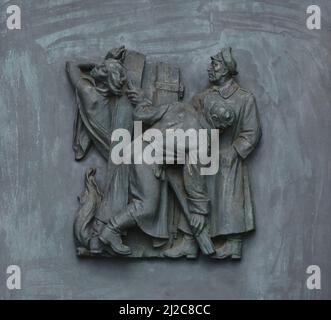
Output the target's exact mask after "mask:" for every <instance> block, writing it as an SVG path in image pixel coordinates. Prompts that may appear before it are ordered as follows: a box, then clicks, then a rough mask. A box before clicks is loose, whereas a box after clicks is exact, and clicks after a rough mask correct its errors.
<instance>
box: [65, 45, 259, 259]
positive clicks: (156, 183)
mask: <svg viewBox="0 0 331 320" xmlns="http://www.w3.org/2000/svg"><path fill="white" fill-rule="evenodd" d="M145 64H146V57H145V56H144V55H143V54H141V53H138V52H134V51H130V50H127V49H126V48H125V47H120V48H115V49H113V50H111V51H109V53H108V54H107V55H106V57H105V58H104V60H103V61H101V62H91V61H87V62H86V61H74V62H67V64H66V70H67V74H68V77H69V79H70V82H71V84H72V86H73V88H74V93H75V96H76V101H77V110H76V119H75V123H74V140H73V149H74V153H75V159H76V160H77V161H80V160H83V159H84V158H85V156H86V155H87V154H88V151H89V149H90V148H91V147H92V146H94V147H95V148H96V149H97V150H98V152H99V154H100V156H102V157H104V158H105V159H106V160H107V174H106V184H105V186H103V187H101V186H99V185H98V183H97V182H96V169H94V168H90V169H88V170H87V172H86V175H85V190H84V192H83V194H82V196H81V197H80V198H79V200H80V208H79V210H78V213H77V216H76V219H75V223H74V236H75V242H76V246H77V254H78V255H79V256H91V257H98V256H103V257H113V256H125V257H169V258H180V257H186V258H197V257H198V255H199V253H201V254H204V255H207V256H209V257H211V258H215V259H225V258H231V259H240V258H241V255H242V241H243V237H244V236H245V235H246V234H247V233H249V232H251V231H253V230H254V228H255V223H254V209H253V207H254V206H253V197H252V194H251V188H250V183H249V178H248V171H247V167H246V164H245V159H246V158H247V157H248V156H249V154H250V153H251V152H252V151H253V150H254V148H255V147H256V145H257V144H258V142H259V139H260V136H261V126H260V120H259V115H258V111H257V107H256V104H255V100H254V96H253V95H252V94H251V93H250V92H248V91H246V90H244V89H242V88H241V87H240V86H239V85H238V84H237V82H236V80H235V78H234V77H235V76H236V75H237V73H238V71H237V65H236V61H235V59H234V57H233V54H232V50H231V48H224V49H222V50H221V51H220V52H218V53H217V54H216V55H214V56H212V57H211V62H210V66H209V67H208V77H209V82H210V87H209V88H207V89H206V90H204V91H203V92H201V93H198V94H196V95H195V96H194V98H193V99H192V101H191V102H190V103H183V102H180V100H181V99H182V98H183V95H184V86H183V84H182V83H181V80H180V78H181V77H180V70H179V68H177V67H176V66H173V65H169V64H166V63H162V62H157V63H154V65H153V67H152V69H151V70H152V73H151V72H149V73H144V68H145ZM225 115H226V116H225ZM134 121H141V122H142V123H143V128H144V130H146V129H148V128H149V129H150V128H155V129H158V130H160V131H161V132H163V131H165V130H166V129H170V128H175V129H178V128H180V129H183V130H188V129H196V130H199V129H207V130H211V129H219V132H220V143H219V155H220V157H219V170H218V172H217V173H216V174H214V175H211V176H205V175H201V173H200V172H201V171H200V168H201V167H202V164H201V163H199V162H198V163H197V164H196V165H189V164H186V163H185V164H184V165H180V164H178V163H177V162H176V161H177V160H178V159H177V158H176V157H178V156H175V159H174V160H175V164H173V165H157V164H146V163H142V164H120V165H117V164H115V163H114V162H113V160H112V158H111V156H110V154H111V151H112V150H113V149H114V147H116V145H117V143H118V142H116V141H111V135H112V133H113V132H114V130H116V129H119V128H123V129H126V130H128V131H129V132H131V133H133V123H134ZM147 146H148V142H145V141H144V144H143V147H144V148H146V147H147ZM181 147H183V146H181V145H180V144H179V143H177V145H176V148H177V150H179V149H180V148H181ZM183 149H184V147H183ZM185 152H186V151H185V150H183V153H184V154H185ZM163 154H164V157H168V156H170V155H168V154H167V153H166V151H165V152H164V153H163ZM135 233H143V234H144V237H145V240H146V241H143V242H141V243H139V242H137V241H136V240H134V239H132V238H131V239H130V235H134V234H135Z"/></svg>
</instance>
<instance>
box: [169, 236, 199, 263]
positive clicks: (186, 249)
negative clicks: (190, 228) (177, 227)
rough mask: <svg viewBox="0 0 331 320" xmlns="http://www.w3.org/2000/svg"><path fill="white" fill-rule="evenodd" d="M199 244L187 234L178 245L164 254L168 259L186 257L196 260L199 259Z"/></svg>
mask: <svg viewBox="0 0 331 320" xmlns="http://www.w3.org/2000/svg"><path fill="white" fill-rule="evenodd" d="M198 250H199V248H198V244H197V242H196V240H195V239H194V237H193V236H191V235H188V234H185V235H184V236H183V238H182V240H181V242H180V243H179V244H178V245H175V246H173V247H171V248H169V249H167V250H165V251H164V252H163V255H164V256H166V257H168V258H180V257H186V258H187V259H196V258H197V257H198Z"/></svg>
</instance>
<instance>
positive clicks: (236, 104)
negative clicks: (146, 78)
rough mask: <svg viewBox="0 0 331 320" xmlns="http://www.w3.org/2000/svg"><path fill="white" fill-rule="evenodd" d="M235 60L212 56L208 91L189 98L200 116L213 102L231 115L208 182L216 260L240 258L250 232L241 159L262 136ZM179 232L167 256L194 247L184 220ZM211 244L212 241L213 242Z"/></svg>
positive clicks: (246, 182) (246, 183)
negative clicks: (181, 235)
mask: <svg viewBox="0 0 331 320" xmlns="http://www.w3.org/2000/svg"><path fill="white" fill-rule="evenodd" d="M236 74H237V66H236V61H235V60H234V58H233V56H232V51H231V48H225V49H223V50H221V51H220V52H219V53H218V54H216V55H215V56H213V57H211V64H210V66H209V68H208V75H209V81H210V83H211V86H210V88H208V89H206V90H204V91H203V92H201V93H199V94H197V95H196V96H195V97H194V98H193V102H192V103H193V105H194V107H195V108H196V110H197V111H198V112H200V113H203V112H204V109H205V108H209V106H210V105H211V104H213V103H215V102H217V103H220V104H222V105H223V106H224V107H225V108H230V109H232V110H233V112H234V114H235V120H234V123H233V124H232V126H231V127H229V128H228V129H226V130H225V131H224V132H223V133H222V135H221V137H220V166H219V171H218V173H217V174H216V175H214V176H210V177H209V180H208V193H209V196H210V199H211V214H210V223H209V225H210V235H211V237H212V238H214V239H216V238H220V237H221V238H222V240H224V245H222V246H220V247H219V248H216V254H215V256H214V257H215V258H219V259H224V258H227V257H230V258H232V259H240V258H241V248H242V235H243V234H245V233H247V232H249V231H252V230H254V228H255V222H254V208H253V199H252V194H251V190H250V182H249V178H248V171H247V167H246V164H245V159H246V158H247V157H248V155H249V154H250V153H251V152H252V151H253V150H254V149H255V147H256V145H257V144H258V142H259V139H260V137H261V126H260V119H259V115H258V110H257V107H256V104H255V99H254V96H253V95H252V94H251V93H250V92H248V91H247V90H244V89H242V88H241V87H240V86H239V85H238V84H237V83H236V81H235V80H234V78H233V77H234V76H235V75H236ZM179 229H180V230H182V231H183V232H184V234H185V236H184V238H183V239H184V240H183V241H182V243H181V244H179V245H178V246H176V247H173V248H172V249H170V250H168V251H167V256H169V257H180V256H184V255H185V254H186V252H187V251H191V250H192V249H191V248H190V247H192V246H196V245H197V244H196V243H195V241H192V239H193V238H192V235H190V232H189V230H188V228H187V226H186V224H185V221H184V222H183V219H182V220H181V222H180V224H179ZM214 242H215V241H214Z"/></svg>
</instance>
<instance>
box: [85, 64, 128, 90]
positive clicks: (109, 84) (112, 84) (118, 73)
mask: <svg viewBox="0 0 331 320" xmlns="http://www.w3.org/2000/svg"><path fill="white" fill-rule="evenodd" d="M90 75H91V77H93V78H94V80H95V81H96V82H97V83H101V84H102V85H104V86H105V87H106V88H107V89H109V91H110V94H113V95H121V94H122V87H123V85H124V84H125V83H126V70H125V67H124V66H123V65H122V63H121V62H120V61H119V60H115V59H106V60H104V62H103V63H101V64H99V65H96V66H95V67H94V68H93V69H92V70H91V73H90Z"/></svg>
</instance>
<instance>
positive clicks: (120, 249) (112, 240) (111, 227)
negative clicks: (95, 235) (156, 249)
mask: <svg viewBox="0 0 331 320" xmlns="http://www.w3.org/2000/svg"><path fill="white" fill-rule="evenodd" d="M135 224H136V222H135V220H134V219H133V218H132V216H131V215H130V214H129V213H128V212H124V213H121V214H120V215H117V216H115V217H114V218H111V219H110V220H109V223H108V224H107V225H106V226H105V227H104V228H103V230H102V232H101V233H100V235H99V239H100V240H101V241H102V242H103V243H104V244H106V245H109V246H110V247H111V248H112V249H113V250H114V252H116V253H117V254H120V255H129V254H131V249H130V247H129V246H126V245H125V244H124V243H123V241H122V237H121V233H122V232H123V231H124V230H126V229H128V228H130V227H132V226H134V225H135Z"/></svg>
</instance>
